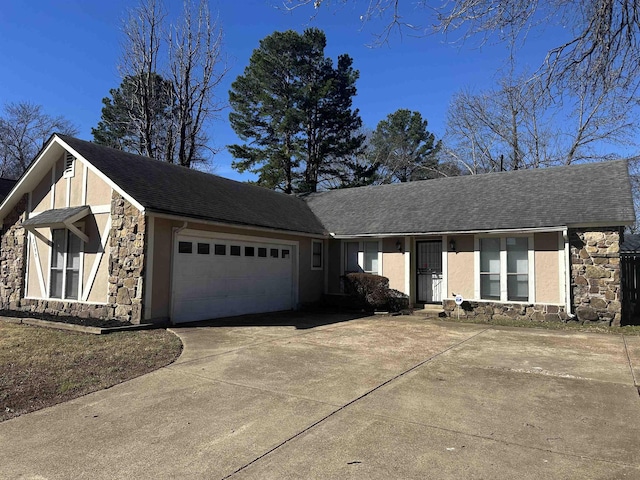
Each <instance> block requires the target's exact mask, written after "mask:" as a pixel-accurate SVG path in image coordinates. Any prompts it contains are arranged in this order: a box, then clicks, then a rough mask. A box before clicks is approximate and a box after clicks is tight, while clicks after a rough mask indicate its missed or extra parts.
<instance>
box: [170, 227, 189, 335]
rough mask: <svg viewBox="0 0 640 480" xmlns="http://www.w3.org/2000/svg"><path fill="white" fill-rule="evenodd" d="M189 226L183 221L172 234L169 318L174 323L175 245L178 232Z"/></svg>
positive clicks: (174, 228)
mask: <svg viewBox="0 0 640 480" xmlns="http://www.w3.org/2000/svg"><path fill="white" fill-rule="evenodd" d="M185 228H187V222H183V223H182V226H181V227H178V228H176V227H173V235H171V269H170V270H171V271H170V272H169V320H170V321H171V323H173V271H174V266H175V265H174V264H175V261H176V256H175V245H176V238H177V236H178V234H179V233H180V232H181V231H183V230H184V229H185Z"/></svg>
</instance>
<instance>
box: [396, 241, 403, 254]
mask: <svg viewBox="0 0 640 480" xmlns="http://www.w3.org/2000/svg"><path fill="white" fill-rule="evenodd" d="M396 248H397V249H398V251H399V252H401V253H402V242H400V240H397V241H396Z"/></svg>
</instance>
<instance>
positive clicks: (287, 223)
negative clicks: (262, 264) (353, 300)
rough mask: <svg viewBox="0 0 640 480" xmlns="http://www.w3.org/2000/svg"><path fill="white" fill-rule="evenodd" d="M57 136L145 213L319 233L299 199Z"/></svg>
mask: <svg viewBox="0 0 640 480" xmlns="http://www.w3.org/2000/svg"><path fill="white" fill-rule="evenodd" d="M58 137H59V138H60V139H61V140H62V141H63V142H64V144H66V145H68V146H69V147H71V148H72V149H73V151H74V152H77V153H78V154H79V155H81V156H82V157H83V158H84V159H86V160H87V162H88V163H89V164H91V165H92V166H94V167H95V168H96V169H97V170H99V171H100V172H102V174H104V175H105V176H107V177H108V178H109V179H110V180H111V181H112V182H113V183H114V184H115V185H117V187H118V188H119V189H120V190H122V191H123V192H126V194H128V195H129V196H131V197H132V198H133V199H135V201H136V202H137V203H139V204H140V206H141V207H142V208H144V209H145V210H146V211H149V212H155V213H163V214H171V215H178V216H184V217H189V218H194V219H202V220H208V221H216V222H221V223H228V224H236V225H246V226H255V227H263V228H269V229H276V230H283V231H291V232H299V233H310V234H318V235H322V234H324V233H325V230H324V227H323V226H322V224H321V223H320V221H319V220H318V219H317V218H316V216H315V215H314V214H313V213H312V212H311V210H310V209H309V206H308V205H307V204H306V202H305V201H304V200H301V199H300V198H298V197H295V196H291V195H286V194H284V193H279V192H275V191H273V190H268V189H266V188H263V187H258V186H255V185H250V184H247V183H242V182H237V181H235V180H229V179H226V178H222V177H219V176H217V175H212V174H209V173H205V172H200V171H197V170H192V169H188V168H185V167H181V166H178V165H173V164H169V163H166V162H161V161H158V160H153V159H151V158H147V157H142V156H139V155H134V154H130V153H126V152H123V151H121V150H116V149H113V148H108V147H104V146H101V145H97V144H95V143H91V142H87V141H84V140H78V139H76V138H73V137H68V136H65V135H58Z"/></svg>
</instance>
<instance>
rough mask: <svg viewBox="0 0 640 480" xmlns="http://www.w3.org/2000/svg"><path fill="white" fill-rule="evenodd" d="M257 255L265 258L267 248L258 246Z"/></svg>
mask: <svg viewBox="0 0 640 480" xmlns="http://www.w3.org/2000/svg"><path fill="white" fill-rule="evenodd" d="M258 256H259V257H262V258H266V257H267V249H266V248H264V247H259V248H258Z"/></svg>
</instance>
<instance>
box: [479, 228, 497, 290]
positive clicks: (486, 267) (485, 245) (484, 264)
mask: <svg viewBox="0 0 640 480" xmlns="http://www.w3.org/2000/svg"><path fill="white" fill-rule="evenodd" d="M480 298H482V299H485V300H500V239H499V238H481V239H480Z"/></svg>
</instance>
